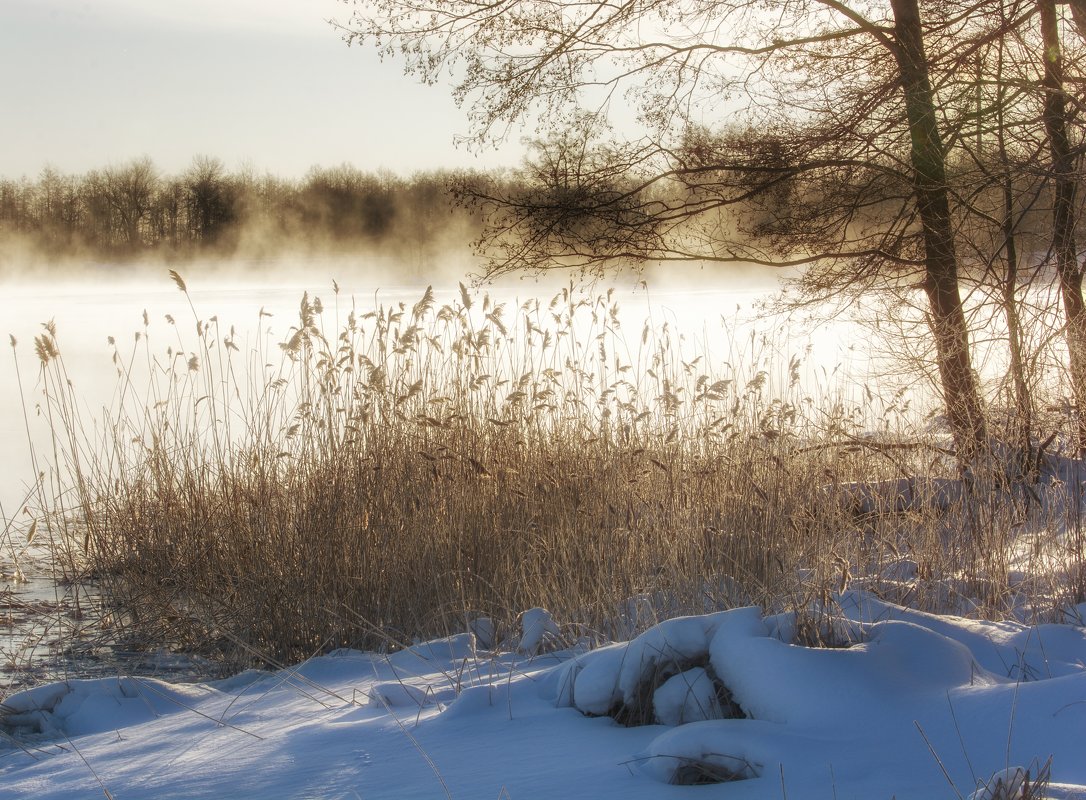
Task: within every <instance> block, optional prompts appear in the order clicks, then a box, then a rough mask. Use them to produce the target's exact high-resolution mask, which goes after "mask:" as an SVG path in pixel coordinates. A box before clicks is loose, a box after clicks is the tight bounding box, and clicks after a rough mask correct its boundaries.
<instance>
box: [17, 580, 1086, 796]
mask: <svg viewBox="0 0 1086 800" xmlns="http://www.w3.org/2000/svg"><path fill="white" fill-rule="evenodd" d="M833 609H834V611H833V613H832V614H830V612H829V611H827V612H826V615H827V620H826V622H827V624H828V626H829V628H830V629H832V630H833V631H835V632H836V633H837V634H839V637H838V638H839V642H838V643H839V644H843V645H847V646H841V647H835V648H812V647H804V646H799V645H796V644H792V643H791V641H790V633H791V632H792V631H794V630H796V629H797V627H798V623H797V620H796V618H795V617H794V615H792V614H786V615H776V616H768V617H766V616H763V615H762V613H761V612H760V611H759V610H757V609H754V608H740V609H734V610H731V611H723V612H717V613H714V614H709V615H705V616H695V617H682V618H676V619H672V620H667V621H665V622H662V623H660V624H659V625H656V626H654V627H653V628H650V629H649V630H647V631H646V632H644V633H642V634H641V635H640V636H638V637H636V638H634V639H632V640H631V641H630V642H625V643H615V644H611V645H607V646H604V647H599V648H595V649H588V646H587V644H586V643H579V644H578V645H577V646H575V647H573V648H570V649H566V650H561V651H557V652H547V648H548V647H555V646H562V645H560V644H559V643H558V641H557V634H556V630H557V626H556V625H555V623H554V621H553V620H552V619H551V618H550V616H549V615H547V614H546V613H545V612H543V611H542V610H541V609H540V610H533V612H532V613H531V614H526V615H525V616H524V618H523V619H522V625H523V629H524V632H525V634H527V636H526V638H527V640H528V641H527V644H526V645H525V643H524V642H523V641H522V642H521V643H520V647H519V648H517V647H511V648H508V649H506V650H503V651H491V650H487V649H484V648H483V647H481V646H480V645H479V644H478V642H477V640H476V638H475V636H474V635H473V634H471V633H465V634H461V635H459V636H454V637H450V638H447V639H442V640H439V641H436V642H429V643H423V644H419V645H416V646H414V647H411V648H408V649H405V650H402V651H400V652H396V653H393V654H375V653H361V652H356V651H349V650H340V651H335V652H333V653H330V654H328V655H326V656H322V657H320V658H315V659H312V660H311V661H308V662H306V663H304V664H301V665H299V666H297V667H295V668H292V669H287V670H282V671H278V672H260V671H249V672H245V673H242V674H241V675H238V676H235V677H233V678H230V679H228V680H225V681H219V682H213V683H208V684H200V685H171V684H168V683H164V682H162V681H157V680H151V679H147V678H131V677H125V678H112V679H98V680H72V681H67V682H65V683H56V684H50V685H47V686H39V687H36V688H34V689H30V690H28V691H24V692H21V693H19V694H16V695H13V696H11V697H8V698H7V699H6V700H5V701H4V703H3V711H2V722H0V725H2V727H0V731H2V732H3V736H2V739H3V741H2V742H0V797H2V798H22V797H34V798H43V800H48V799H49V798H82V797H101V796H103V792H104V791H108V792H109V793H110V795H111V796H112V797H114V798H117V799H118V800H122V799H123V800H137V799H138V798H156V799H157V798H167V799H168V798H201V797H209V798H210V797H215V798H219V797H231V798H299V800H300V799H301V798H328V799H330V800H332V799H334V798H431V797H433V798H449V797H451V798H512V799H513V800H520V798H545V799H549V798H569V797H592V798H609V797H614V798H623V800H639V799H640V798H645V799H646V800H647V799H648V798H654V799H655V798H679V797H682V798H688V797H692V796H695V794H696V795H697V796H698V797H720V798H729V799H730V798H788V799H789V800H807V799H810V800H815V799H816V798H818V799H822V798H825V799H826V800H830V798H841V800H845V798H862V799H866V798H890V797H896V798H897V799H898V800H908V798H916V799H917V800H919V799H920V798H924V800H929V799H930V798H936V797H956V796H958V797H962V798H965V797H971V798H974V800H994V798H1013V797H1020V796H1028V795H1024V788H1023V787H1024V786H1025V785H1027V782H1026V780H1025V778H1026V776H1027V775H1028V776H1029V780H1030V781H1032V780H1034V779H1035V778H1036V777H1037V775H1038V772H1039V771H1042V770H1043V769H1045V768H1047V767H1048V766H1049V765H1050V769H1051V784H1050V785H1049V787H1048V790H1047V794H1046V796H1047V797H1049V798H1061V799H1062V800H1072V799H1074V798H1078V799H1079V800H1086V736H1084V735H1083V734H1084V733H1086V631H1084V629H1083V628H1082V627H1081V626H1078V625H1075V624H1064V625H1054V624H1049V625H1042V626H1028V625H1023V624H1018V623H1012V622H1002V623H993V622H984V621H977V620H971V619H964V618H959V617H948V616H937V615H932V614H926V613H922V612H918V611H915V610H910V609H907V608H903V607H900V606H895V605H892V604H890V603H887V602H885V601H883V600H879V599H878V598H876V597H875V596H873V595H871V594H867V593H864V592H860V591H849V592H846V593H844V594H843V595H841V596H840V597H838V598H836V603H835V604H834V606H833ZM484 627H485V626H484ZM544 634H545V635H544ZM620 721H621V722H625V723H628V724H620ZM635 723H637V724H635ZM641 723H643V724H641ZM1049 759H1051V761H1050V762H1049ZM677 779H680V780H684V781H687V782H700V781H708V780H714V781H725V782H722V783H718V784H716V785H713V786H701V787H691V786H681V785H673V781H675V780H677ZM997 784H1000V788H998V789H997V788H996V787H997ZM1033 796H1034V797H1035V796H1036V795H1033Z"/></svg>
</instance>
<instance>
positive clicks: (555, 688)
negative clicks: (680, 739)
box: [550, 609, 764, 725]
mask: <svg viewBox="0 0 1086 800" xmlns="http://www.w3.org/2000/svg"><path fill="white" fill-rule="evenodd" d="M735 615H739V616H740V617H742V618H745V619H753V618H756V619H757V620H758V622H759V624H760V620H761V617H760V614H759V612H758V610H757V609H740V610H738V611H721V612H718V613H716V614H709V615H706V616H701V617H677V618H675V619H670V620H667V621H665V622H661V623H660V624H658V625H656V626H655V627H653V628H650V629H649V630H647V631H645V632H644V633H642V634H641V635H640V636H638V637H637V638H636V639H634V640H633V641H632V642H629V643H628V644H620V645H614V646H611V647H603V648H600V649H598V650H593V651H590V652H588V653H585V654H583V655H581V656H578V657H577V658H575V659H573V660H572V661H570V662H568V663H566V664H565V665H563V666H562V667H560V668H559V670H558V672H557V673H556V676H555V678H554V680H553V681H552V682H551V684H550V685H551V687H552V694H551V699H553V700H554V701H555V702H556V703H557V704H558V705H560V706H573V707H575V708H577V709H578V710H579V711H581V712H583V713H585V714H591V715H596V716H602V715H605V714H607V715H610V716H613V717H614V718H615V719H617V720H619V721H620V722H623V723H624V724H633V725H639V724H647V723H651V722H654V721H655V718H656V711H655V710H654V707H653V706H654V701H655V698H656V696H657V694H658V692H657V690H658V688H661V687H662V686H663V685H664V684H666V683H667V682H668V680H669V679H670V678H673V677H676V676H678V675H680V674H681V673H685V672H687V671H688V670H691V669H693V668H695V667H703V668H704V667H707V666H708V665H709V644H710V641H711V640H712V638H713V636H714V634H715V633H716V631H717V629H718V628H719V627H720V626H721V625H723V624H724V622H725V621H726V620H727V619H728V618H729V617H732V616H735ZM763 627H764V626H763ZM676 686H677V685H673V686H672V688H670V689H669V690H667V691H665V692H664V693H663V694H662V695H660V697H661V699H662V700H663V701H664V702H665V703H668V704H669V707H668V708H666V709H664V710H663V713H664V716H665V717H667V718H674V717H676V716H678V717H683V716H684V711H683V708H684V707H685V704H686V702H687V701H688V698H687V697H685V696H684V695H683V694H682V692H681V691H679V690H678V689H677V688H676ZM699 691H701V692H704V691H705V690H704V689H701V690H699ZM714 694H715V690H714ZM675 703H679V705H678V706H675V705H674V704H675ZM719 705H720V704H719V702H718V703H717V706H719Z"/></svg>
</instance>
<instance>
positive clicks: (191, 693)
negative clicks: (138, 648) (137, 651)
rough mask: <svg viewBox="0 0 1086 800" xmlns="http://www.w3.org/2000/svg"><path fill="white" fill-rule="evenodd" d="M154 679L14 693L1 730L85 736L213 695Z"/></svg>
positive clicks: (0, 713) (0, 709)
mask: <svg viewBox="0 0 1086 800" xmlns="http://www.w3.org/2000/svg"><path fill="white" fill-rule="evenodd" d="M212 693H213V690H211V689H209V688H208V687H197V686H173V685H170V684H168V683H164V682H162V681H159V680H154V679H152V678H99V679H95V680H70V681H65V682H63V683H53V684H48V685H46V686H38V687H35V688H33V689H28V690H26V691H24V692H19V693H17V694H13V695H12V696H10V697H8V698H7V699H5V700H4V702H3V703H2V704H0V731H6V732H8V734H9V735H27V734H30V735H34V734H42V735H46V736H62V737H72V736H83V735H86V734H91V733H101V732H102V731H109V730H115V729H117V728H126V727H130V726H132V725H138V724H140V723H142V722H146V721H148V720H152V719H157V718H159V717H162V716H165V715H167V714H175V713H177V712H179V711H184V710H186V709H188V708H189V707H190V704H192V703H194V702H196V701H198V700H200V699H202V698H205V697H206V696H208V695H209V694H212Z"/></svg>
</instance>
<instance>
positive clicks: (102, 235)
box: [0, 156, 481, 269]
mask: <svg viewBox="0 0 1086 800" xmlns="http://www.w3.org/2000/svg"><path fill="white" fill-rule="evenodd" d="M471 177H472V176H471V174H470V173H451V172H428V173H419V174H415V175H413V176H411V177H410V178H400V177H397V176H395V175H393V174H392V173H388V172H377V173H371V172H363V171H361V170H358V169H356V168H354V167H352V166H349V165H342V166H337V167H330V168H326V167H314V168H313V169H311V170H310V171H309V173H308V174H307V175H306V176H305V177H304V178H302V179H300V180H290V179H284V178H279V177H275V176H273V175H270V174H258V173H256V172H255V171H253V170H248V169H242V170H238V171H228V170H227V169H226V168H225V167H224V166H223V164H222V162H221V161H219V160H218V159H216V158H211V157H205V156H198V157H196V158H195V159H193V161H192V164H191V165H190V166H189V168H188V169H187V170H185V171H184V172H182V173H181V174H179V175H168V174H163V173H161V172H159V171H158V170H157V169H156V168H155V166H154V164H153V162H152V161H151V160H150V159H149V158H140V159H136V160H133V161H131V162H128V163H126V164H123V165H120V166H110V167H106V168H103V169H97V170H92V171H90V172H87V173H85V174H82V175H68V174H64V173H61V172H59V171H57V170H55V169H53V168H50V167H47V168H45V169H44V170H42V172H41V174H40V175H38V177H37V179H28V178H22V179H19V180H12V179H0V260H3V261H8V262H10V261H12V260H13V258H31V259H33V258H37V259H42V258H44V259H50V260H62V259H64V258H92V259H108V260H113V261H124V260H136V259H146V258H148V257H154V256H156V255H160V256H162V257H166V258H170V259H179V258H180V259H185V258H201V257H208V258H222V259H227V258H257V259H259V258H265V257H270V256H275V255H278V254H282V253H299V252H301V253H305V252H308V253H315V252H322V253H323V252H344V251H347V252H350V251H352V250H365V251H366V252H378V253H387V254H390V255H391V254H396V255H397V257H399V258H402V259H404V261H405V265H406V266H407V267H411V266H416V267H417V268H419V269H422V268H425V266H426V264H425V263H424V262H426V261H428V260H430V259H432V258H434V257H436V256H439V255H440V254H441V252H442V251H443V249H445V248H447V247H448V246H449V245H450V244H452V243H454V242H455V244H457V245H462V246H466V245H467V243H468V242H469V241H471V240H472V239H474V238H477V236H478V234H479V231H480V228H481V222H480V220H479V219H478V217H479V214H478V213H477V212H476V211H474V210H472V209H470V208H467V207H464V206H462V205H459V204H457V203H456V202H455V201H454V199H453V196H452V193H451V191H450V189H449V186H450V185H451V183H452V182H453V181H454V180H458V181H459V182H460V183H461V184H463V183H464V181H465V180H470V179H471ZM416 262H417V263H416Z"/></svg>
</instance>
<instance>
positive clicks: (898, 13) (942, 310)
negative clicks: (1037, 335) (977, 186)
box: [890, 0, 988, 459]
mask: <svg viewBox="0 0 1086 800" xmlns="http://www.w3.org/2000/svg"><path fill="white" fill-rule="evenodd" d="M890 5H891V8H892V9H893V12H894V32H895V36H896V40H897V42H896V44H897V46H896V47H895V52H894V55H895V57H896V58H897V63H898V68H899V70H900V73H901V88H902V90H903V91H904V93H905V110H906V113H907V115H908V122H909V133H910V136H911V138H912V152H911V160H912V168H913V193H914V195H915V197H916V204H917V210H918V212H919V214H920V222H921V225H922V227H923V237H924V273H925V275H924V291H925V293H926V294H927V297H928V303H929V305H930V308H931V327H932V334H933V336H934V337H935V351H936V361H937V363H938V367H939V379H940V381H941V383H942V390H943V402H944V404H945V405H946V411H947V417H948V418H949V420H950V426H951V430H952V432H953V435H954V440H955V443H956V445H957V447H958V452H959V456H960V457H961V458H963V459H969V458H971V457H972V456H973V455H975V454H976V453H977V452H978V451H980V450H981V449H982V448H983V447H985V446H986V443H987V439H988V432H987V426H986V424H985V420H984V412H983V407H982V404H981V400H980V392H979V389H978V387H977V379H976V375H975V374H974V372H973V365H972V363H971V361H970V354H969V334H968V329H967V326H966V323H965V312H964V311H963V309H962V299H961V294H960V292H959V289H958V260H957V255H956V254H955V251H954V232H953V228H952V225H951V219H950V201H949V198H948V196H947V182H946V163H945V159H944V155H943V143H942V140H941V138H940V136H939V129H938V126H937V125H936V121H935V102H934V98H933V96H932V90H931V81H930V79H929V76H928V63H927V57H926V55H925V53H924V42H923V37H922V32H921V25H920V9H919V7H918V4H917V0H891V2H890Z"/></svg>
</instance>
